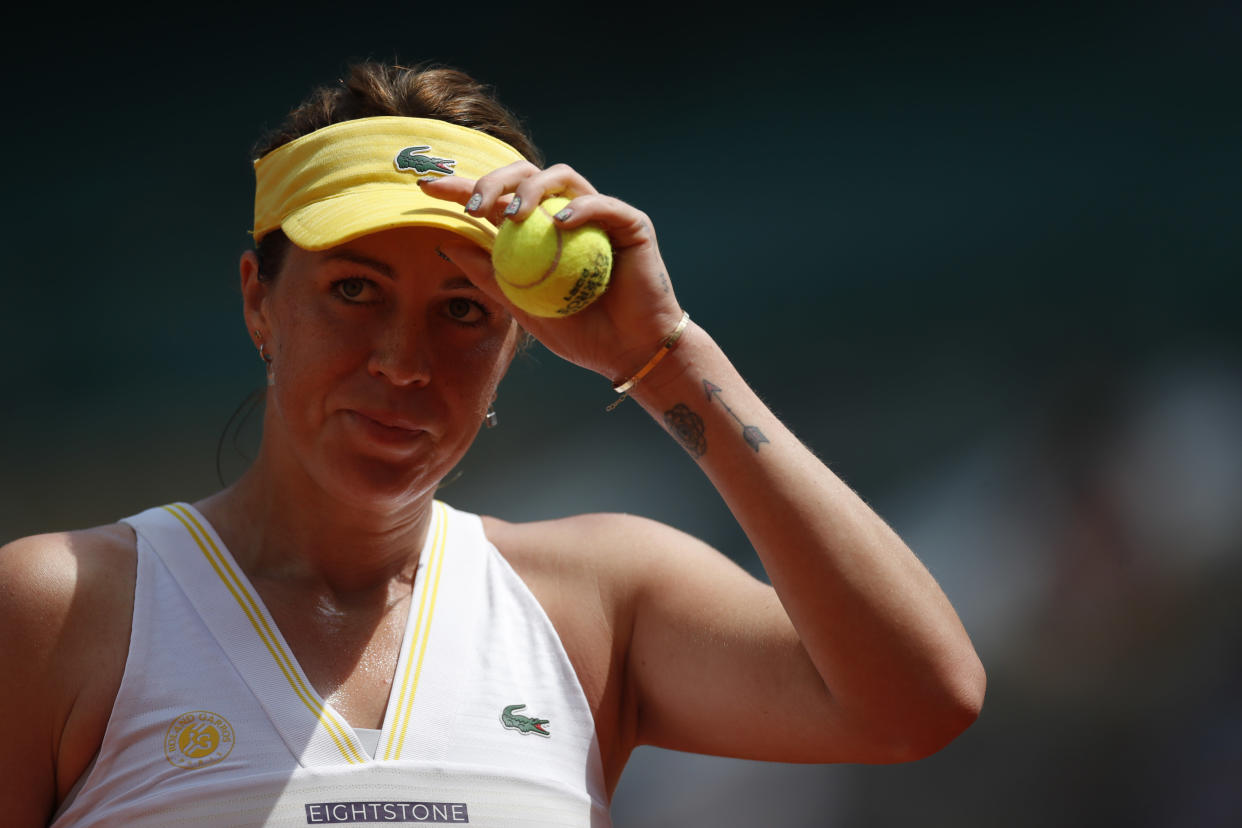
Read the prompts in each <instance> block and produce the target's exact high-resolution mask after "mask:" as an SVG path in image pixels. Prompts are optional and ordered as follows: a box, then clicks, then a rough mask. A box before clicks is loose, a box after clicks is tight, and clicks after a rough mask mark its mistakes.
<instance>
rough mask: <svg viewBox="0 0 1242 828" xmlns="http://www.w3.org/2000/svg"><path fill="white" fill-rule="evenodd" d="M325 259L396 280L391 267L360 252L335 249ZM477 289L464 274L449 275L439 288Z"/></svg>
mask: <svg viewBox="0 0 1242 828" xmlns="http://www.w3.org/2000/svg"><path fill="white" fill-rule="evenodd" d="M324 258H325V259H326V260H327V261H330V262H331V261H344V262H353V263H354V264H360V265H362V266H363V267H369V268H371V269H372V270H374V271H376V272H377V273H380V274H382V275H383V276H387V277H388V278H389V279H392V280H393V281H396V279H397V274H396V272H395V271H394V270H393V269H392V267H391V266H390V265H389V264H388V263H387V262H383V261H380V260H379V259H373V258H371V257H370V256H364V255H362V254H361V253H354V252H353V251H351V250H336V251H333V252H332V253H329V254H327V255H326V256H325V257H324ZM463 289H466V290H478V289H479V288H478V286H477V285H476V284H475V283H474V282H472V281H470V280H469V279H467V278H466V277H465V276H450V277H449V278H447V279H445V280H444V281H443V282H442V283H441V284H440V290H463Z"/></svg>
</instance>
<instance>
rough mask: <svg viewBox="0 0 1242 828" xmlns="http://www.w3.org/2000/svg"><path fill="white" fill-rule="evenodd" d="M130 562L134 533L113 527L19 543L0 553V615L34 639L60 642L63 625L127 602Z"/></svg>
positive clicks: (35, 537)
mask: <svg viewBox="0 0 1242 828" xmlns="http://www.w3.org/2000/svg"><path fill="white" fill-rule="evenodd" d="M136 559H137V551H136V548H135V540H134V532H133V530H132V529H130V528H129V527H128V526H126V525H124V524H119V523H117V524H110V525H107V526H97V527H95V528H92V529H82V530H78V531H73V532H55V533H49V534H46V535H32V536H30V537H26V538H20V539H18V540H15V541H13V542H12V543H9V544H6V545H5V546H3V547H0V584H2V585H3V587H0V588H2V589H3V592H2V593H0V595H2V596H3V600H2V601H0V612H3V613H4V620H5V622H7V623H8V624H12V625H17V626H19V627H21V628H22V629H23V630H24V631H25V632H27V633H29V634H30V635H32V636H34V637H35V638H42V637H45V636H54V637H56V638H57V639H60V638H62V637H63V635H64V633H65V632H66V631H67V630H66V629H65V625H66V623H71V622H73V621H75V620H78V619H82V620H86V618H87V617H88V616H89V614H91V613H93V612H97V611H101V610H106V609H107V608H108V606H110V605H112V604H115V603H117V602H118V601H120V602H121V603H124V599H123V596H124V595H125V594H126V593H128V594H129V596H130V597H131V598H132V594H133V585H134V571H135V565H136ZM10 628H11V627H10ZM70 631H71V630H70ZM14 643H15V642H12V641H9V642H5V646H12V645H13V644H14Z"/></svg>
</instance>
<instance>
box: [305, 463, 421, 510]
mask: <svg viewBox="0 0 1242 828" xmlns="http://www.w3.org/2000/svg"><path fill="white" fill-rule="evenodd" d="M333 465H334V467H335V468H333V470H332V471H329V472H328V473H327V474H326V475H325V477H326V478H327V479H326V480H321V485H323V486H324V488H325V489H327V490H328V491H329V492H330V493H331V494H332V495H334V496H335V497H336V499H338V500H340V501H341V502H342V503H343V504H346V505H348V506H350V507H351V508H354V509H357V510H359V511H362V512H392V511H396V510H399V509H402V508H404V507H406V506H409V505H412V504H413V503H416V502H418V501H419V500H421V499H422V498H423V497H424V496H425V495H427V493H428V492H434V491H435V489H436V487H437V486H438V485H439V483H440V476H441V475H437V474H436V473H435V472H434V471H433V470H432V469H431V468H430V467H429V466H428V465H427V464H426V463H423V462H417V461H410V460H406V461H404V462H400V463H394V462H392V461H391V460H386V459H381V458H374V457H365V456H363V457H354V458H351V460H350V462H348V463H344V464H333Z"/></svg>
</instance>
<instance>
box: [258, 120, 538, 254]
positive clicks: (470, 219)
mask: <svg viewBox="0 0 1242 828" xmlns="http://www.w3.org/2000/svg"><path fill="white" fill-rule="evenodd" d="M522 158H523V156H522V154H521V153H520V152H518V151H517V150H515V149H514V148H513V147H511V146H509V145H508V144H506V143H505V142H504V141H501V140H500V139H499V138H493V137H492V136H490V135H487V134H486V133H483V132H479V131H478V130H476V129H470V128H469V127H463V126H458V125H457V124H450V123H448V122H447V121H439V120H435V119H432V118H403V117H399V116H388V115H386V116H381V117H376V118H359V119H357V120H353V121H342V122H341V123H338V124H332V125H330V126H326V127H324V128H323V129H317V130H315V131H314V132H312V133H310V134H309V135H303V136H302V137H301V138H298V139H296V140H293V141H290V142H289V143H287V144H285V145H283V146H280V147H277V148H276V149H274V150H272V151H271V152H269V153H268V154H267V155H265V156H263V157H262V158H260V159H258V160H257V161H255V162H254V173H255V196H254V230H253V231H252V235H253V236H254V240H255V242H256V243H258V242H259V241H260V240H261V239H262V238H263V237H264V236H265V235H267V234H268V233H270V232H271V231H273V230H275V229H277V228H280V229H282V230H284V232H285V235H286V236H288V237H289V239H290V240H291V241H292V242H293V243H294V244H296V245H297V246H298V247H301V248H303V249H305V250H324V249H325V248H329V247H335V246H336V245H338V244H343V243H344V242H347V241H349V240H350V239H356V238H358V237H359V236H365V235H367V234H368V233H375V232H378V231H380V230H388V229H391V228H393V227H408V226H411V225H418V226H424V227H439V228H442V229H445V230H451V231H452V232H454V233H457V234H459V235H461V236H464V237H466V238H467V239H469V240H470V241H472V242H474V243H475V244H477V245H479V246H481V247H483V248H485V249H488V250H490V249H491V247H492V241H493V239H495V238H496V228H495V227H494V226H493V225H492V223H491V222H489V221H487V220H486V219H482V218H475V217H474V216H471V215H469V214H467V213H466V212H465V211H464V210H463V209H462V207H461V206H460V205H458V204H455V203H453V202H451V201H445V200H443V199H439V198H432V197H431V196H429V195H427V194H426V193H424V192H423V190H422V188H421V187H419V186H418V180H419V179H420V178H429V177H441V176H446V175H460V176H463V177H465V178H471V179H477V178H479V177H480V176H482V175H484V174H486V173H489V172H491V171H492V170H495V169H497V168H499V167H503V166H505V165H506V164H511V163H513V162H514V161H521V160H522Z"/></svg>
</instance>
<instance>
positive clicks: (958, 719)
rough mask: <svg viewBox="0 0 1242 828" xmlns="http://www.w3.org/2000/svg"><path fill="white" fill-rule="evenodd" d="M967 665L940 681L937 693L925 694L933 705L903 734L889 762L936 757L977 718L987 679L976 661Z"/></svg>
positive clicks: (973, 660) (976, 659) (973, 659)
mask: <svg viewBox="0 0 1242 828" xmlns="http://www.w3.org/2000/svg"><path fill="white" fill-rule="evenodd" d="M972 656H973V653H972ZM971 661H972V662H973V663H972V664H970V665H967V666H964V667H962V668H960V669H959V670H957V671H956V672H955V675H953V676H952V677H951V678H948V679H947V680H946V681H944V683H943V685H942V687H941V688H940V689H939V692H938V693H933V694H929V695H930V696H931V698H932V699H934V702H933V703H931V704H928V705H927V707H926V708H924V710H923V713H922V714H921V715H920V716H919V721H918V722H917V723H915V724H914V725H913V726H912V727H911V728H910V729H909V730H908V731H907V733H908V736H907V738H906V739H904V740H902V742H903V744H902V745H901V747H900V749H899V752H898V754H899V755H898V757H897V758H895V759H894V760H893V761H895V762H912V761H915V760H917V759H926V758H927V757H928V756H931V755H932V754H935V753H939V752H940V751H941V750H943V749H944V748H945V747H947V746H948V745H949V744H950V743H951V742H953V741H954V740H955V739H957V737H958V736H961V735H962V733H964V732H965V731H966V729H967V728H969V727H970V726H971V725H972V724H974V723H975V721H976V720H977V719H978V718H979V714H980V713H981V712H982V711H983V697H984V695H985V691H986V689H987V675H986V674H985V672H984V670H983V665H982V664H981V663H979V660H978V658H972V659H971Z"/></svg>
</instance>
